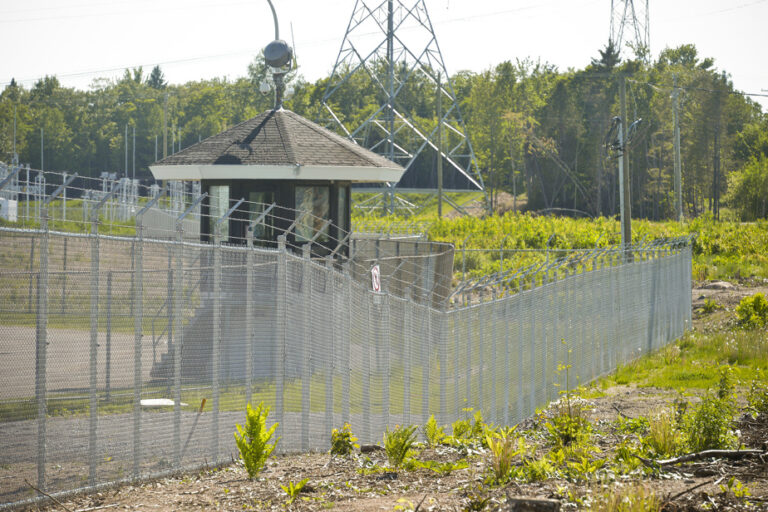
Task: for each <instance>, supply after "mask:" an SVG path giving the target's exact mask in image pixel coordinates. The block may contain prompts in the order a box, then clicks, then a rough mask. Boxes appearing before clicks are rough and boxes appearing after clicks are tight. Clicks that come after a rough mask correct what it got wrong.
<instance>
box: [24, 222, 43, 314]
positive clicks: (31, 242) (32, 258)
mask: <svg viewBox="0 0 768 512" xmlns="http://www.w3.org/2000/svg"><path fill="white" fill-rule="evenodd" d="M46 226H47V223H46ZM34 261H35V238H34V237H30V239H29V295H28V298H27V313H32V279H33V278H32V271H33V270H34V267H33V263H34Z"/></svg>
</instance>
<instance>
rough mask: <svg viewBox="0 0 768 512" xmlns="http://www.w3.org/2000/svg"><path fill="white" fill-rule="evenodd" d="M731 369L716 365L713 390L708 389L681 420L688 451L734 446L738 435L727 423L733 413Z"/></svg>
mask: <svg viewBox="0 0 768 512" xmlns="http://www.w3.org/2000/svg"><path fill="white" fill-rule="evenodd" d="M733 390H734V382H733V370H732V369H731V367H730V366H724V367H723V368H721V369H720V381H719V383H718V388H717V391H716V392H715V393H712V391H708V392H707V394H706V395H705V396H704V398H703V399H702V400H701V403H699V404H698V405H697V406H696V407H695V408H694V409H693V411H691V412H690V413H689V414H688V415H687V417H686V418H685V420H684V421H683V430H684V433H685V435H686V443H687V445H688V448H689V449H690V450H691V451H695V452H697V451H701V450H710V449H728V448H734V447H735V446H737V444H738V439H737V437H736V435H735V434H734V432H733V430H732V428H731V426H732V424H733V417H734V415H735V413H736V405H735V404H736V400H735V398H736V397H735V395H734V393H733Z"/></svg>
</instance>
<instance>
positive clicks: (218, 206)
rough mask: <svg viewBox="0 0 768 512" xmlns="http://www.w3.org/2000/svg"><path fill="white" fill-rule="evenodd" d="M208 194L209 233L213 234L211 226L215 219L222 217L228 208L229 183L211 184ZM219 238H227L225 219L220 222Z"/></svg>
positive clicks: (227, 231)
mask: <svg viewBox="0 0 768 512" xmlns="http://www.w3.org/2000/svg"><path fill="white" fill-rule="evenodd" d="M209 195H210V209H209V211H210V215H211V217H210V226H211V234H213V226H214V225H215V224H216V221H217V220H219V219H220V218H222V217H223V216H224V214H225V213H227V210H228V209H229V185H211V188H210V190H209ZM221 239H222V240H224V241H226V240H227V239H229V222H227V221H224V222H222V223H221Z"/></svg>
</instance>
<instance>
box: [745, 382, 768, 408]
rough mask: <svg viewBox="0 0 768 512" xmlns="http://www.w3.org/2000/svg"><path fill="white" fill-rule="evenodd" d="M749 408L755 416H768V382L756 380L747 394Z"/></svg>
mask: <svg viewBox="0 0 768 512" xmlns="http://www.w3.org/2000/svg"><path fill="white" fill-rule="evenodd" d="M747 407H748V408H749V409H750V410H751V411H752V412H753V413H754V414H768V382H766V381H764V380H762V379H755V380H753V381H752V384H750V386H749V392H748V393H747Z"/></svg>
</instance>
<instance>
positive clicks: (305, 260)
mask: <svg viewBox="0 0 768 512" xmlns="http://www.w3.org/2000/svg"><path fill="white" fill-rule="evenodd" d="M310 249H311V245H310V244H308V243H307V244H304V245H303V246H302V247H301V255H302V262H301V295H302V303H303V305H304V307H303V308H302V309H303V312H302V318H301V332H302V334H303V336H302V340H303V341H304V347H303V350H302V354H301V356H302V357H301V449H302V450H303V451H309V421H310V420H309V412H310V410H309V409H310V407H311V402H310V397H311V389H310V385H311V382H310V381H311V379H312V367H311V365H312V351H313V350H314V348H315V347H314V345H313V336H312V325H311V324H312V260H311V252H310Z"/></svg>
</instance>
